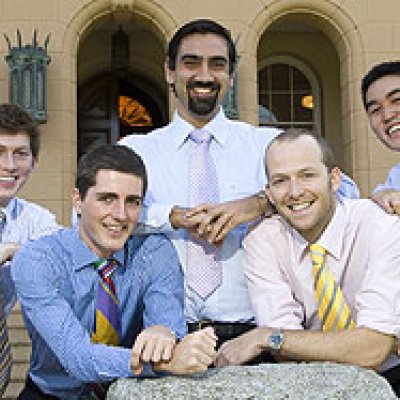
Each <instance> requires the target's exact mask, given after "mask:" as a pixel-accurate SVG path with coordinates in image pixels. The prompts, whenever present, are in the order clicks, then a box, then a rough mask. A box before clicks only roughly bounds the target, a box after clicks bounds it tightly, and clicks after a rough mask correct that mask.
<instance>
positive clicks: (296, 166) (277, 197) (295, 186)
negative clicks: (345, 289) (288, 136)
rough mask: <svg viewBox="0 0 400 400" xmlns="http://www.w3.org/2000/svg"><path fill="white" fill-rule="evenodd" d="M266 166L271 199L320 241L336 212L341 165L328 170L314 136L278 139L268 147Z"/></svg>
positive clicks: (292, 221) (292, 222) (312, 239)
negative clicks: (336, 193) (336, 192)
mask: <svg viewBox="0 0 400 400" xmlns="http://www.w3.org/2000/svg"><path fill="white" fill-rule="evenodd" d="M285 155H287V156H286V157H285ZM289 155H290V156H289ZM266 167H267V170H268V176H269V183H268V185H267V187H266V191H267V195H268V197H269V199H270V201H271V202H272V203H273V204H274V205H275V207H276V209H277V211H278V212H279V214H280V215H281V216H282V217H284V218H285V219H286V220H287V222H288V223H289V224H290V225H291V226H293V228H295V229H296V230H297V231H298V232H299V233H300V234H301V235H302V236H303V237H304V238H305V239H306V240H307V241H308V242H310V243H312V242H315V241H317V240H318V238H319V237H320V236H321V234H322V232H323V231H324V229H325V228H326V226H327V225H328V224H329V222H330V220H331V219H332V216H333V214H334V212H335V208H336V196H335V191H336V189H338V188H339V186H340V171H339V169H338V168H333V169H332V171H331V172H330V173H329V172H328V170H327V168H326V166H325V165H324V164H323V161H322V153H321V149H320V147H319V145H318V143H317V142H316V141H315V139H314V138H312V137H311V136H300V137H298V138H296V139H293V140H283V141H276V142H274V143H273V144H272V145H271V146H270V147H269V149H268V151H267V159H266Z"/></svg>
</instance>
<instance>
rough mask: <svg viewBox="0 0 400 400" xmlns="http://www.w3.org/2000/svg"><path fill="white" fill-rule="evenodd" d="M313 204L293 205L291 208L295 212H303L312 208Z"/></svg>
mask: <svg viewBox="0 0 400 400" xmlns="http://www.w3.org/2000/svg"><path fill="white" fill-rule="evenodd" d="M310 204H311V203H302V204H293V205H291V206H290V208H291V209H292V210H293V211H303V210H305V209H306V208H308V207H309V206H310Z"/></svg>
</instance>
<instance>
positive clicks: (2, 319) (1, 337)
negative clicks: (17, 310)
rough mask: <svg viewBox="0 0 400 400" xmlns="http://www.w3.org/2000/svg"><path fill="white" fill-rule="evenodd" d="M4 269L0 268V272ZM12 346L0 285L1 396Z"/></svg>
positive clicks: (0, 218)
mask: <svg viewBox="0 0 400 400" xmlns="http://www.w3.org/2000/svg"><path fill="white" fill-rule="evenodd" d="M5 217H6V216H5V214H4V211H2V210H0V236H1V233H2V230H3V226H4V221H5ZM1 273H2V271H1V270H0V274H1ZM11 364H12V360H11V346H10V342H9V340H8V328H7V321H6V316H5V312H4V293H3V287H2V286H1V285H0V398H1V396H2V394H3V393H4V392H5V390H6V387H7V384H8V382H9V381H10V375H11Z"/></svg>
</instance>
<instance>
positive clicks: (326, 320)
mask: <svg viewBox="0 0 400 400" xmlns="http://www.w3.org/2000/svg"><path fill="white" fill-rule="evenodd" d="M330 285H331V293H330V294H329V297H327V300H326V302H327V305H326V308H325V310H324V313H323V317H322V319H321V322H322V325H323V326H331V325H332V322H333V321H334V318H333V320H332V317H335V314H334V313H333V312H331V311H332V305H333V304H334V302H335V299H336V294H337V285H334V284H333V283H331V284H330Z"/></svg>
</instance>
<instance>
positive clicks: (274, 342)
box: [269, 331, 283, 352]
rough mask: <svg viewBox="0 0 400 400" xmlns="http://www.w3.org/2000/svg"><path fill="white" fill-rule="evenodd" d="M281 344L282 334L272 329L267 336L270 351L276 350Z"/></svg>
mask: <svg viewBox="0 0 400 400" xmlns="http://www.w3.org/2000/svg"><path fill="white" fill-rule="evenodd" d="M282 344H283V334H282V333H281V332H280V331H272V332H271V334H270V336H269V347H270V350H271V352H278V351H279V350H280V349H281V347H282Z"/></svg>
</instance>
